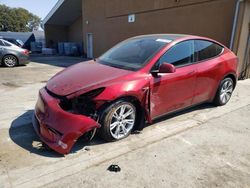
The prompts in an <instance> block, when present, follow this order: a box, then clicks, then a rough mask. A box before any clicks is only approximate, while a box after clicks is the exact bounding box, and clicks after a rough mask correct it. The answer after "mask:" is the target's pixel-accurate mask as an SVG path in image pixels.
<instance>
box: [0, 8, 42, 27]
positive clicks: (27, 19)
mask: <svg viewBox="0 0 250 188" xmlns="http://www.w3.org/2000/svg"><path fill="white" fill-rule="evenodd" d="M40 23H41V18H39V17H38V16H36V15H34V14H32V13H30V12H29V11H27V10H26V9H23V8H10V7H7V6H5V5H0V31H13V32H28V31H33V30H37V29H38V28H39V26H40Z"/></svg>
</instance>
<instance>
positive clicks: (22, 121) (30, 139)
mask: <svg viewBox="0 0 250 188" xmlns="http://www.w3.org/2000/svg"><path fill="white" fill-rule="evenodd" d="M214 107H215V106H214V105H212V104H202V105H199V106H195V107H192V108H189V109H186V110H182V111H180V112H176V113H172V114H169V115H166V116H163V117H161V118H158V119H156V120H154V121H153V124H155V123H159V122H161V121H165V120H168V119H172V118H175V117H177V116H180V115H183V114H186V113H189V112H193V111H198V110H203V109H209V108H214ZM33 113H34V111H33V110H29V111H27V112H25V113H24V114H22V115H20V116H19V117H17V118H16V119H15V120H13V121H12V123H11V127H10V129H9V136H10V138H11V140H12V141H13V142H14V143H16V144H17V145H18V146H20V147H22V148H23V149H25V150H27V151H29V152H30V153H34V154H37V155H41V156H44V157H53V158H60V157H63V156H64V155H61V154H58V153H56V152H55V151H53V150H50V149H48V148H47V147H44V146H43V144H42V142H41V141H40V139H39V137H38V136H37V135H36V133H35V131H34V129H33V126H32V116H33ZM150 125H152V124H147V125H146V127H148V126H150ZM146 127H145V128H146ZM139 133H140V132H137V131H134V132H133V133H132V134H139ZM105 143H106V142H105V141H103V140H102V139H100V138H99V137H97V136H95V138H94V139H93V140H92V141H90V142H87V141H86V140H85V139H84V138H83V137H81V138H80V139H78V141H77V142H76V144H75V145H74V147H73V148H72V150H71V153H77V152H78V151H80V150H82V149H86V150H87V148H88V146H94V145H101V144H105Z"/></svg>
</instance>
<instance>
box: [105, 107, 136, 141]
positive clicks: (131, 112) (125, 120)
mask: <svg viewBox="0 0 250 188" xmlns="http://www.w3.org/2000/svg"><path fill="white" fill-rule="evenodd" d="M135 116H136V110H135V107H134V106H132V105H130V104H122V105H120V106H118V107H117V108H116V109H115V110H114V113H113V115H112V119H111V121H110V122H111V123H110V126H109V127H110V133H111V135H112V137H113V138H115V139H117V140H118V139H122V138H124V137H126V136H127V135H128V134H130V132H131V130H132V129H133V127H134V124H135Z"/></svg>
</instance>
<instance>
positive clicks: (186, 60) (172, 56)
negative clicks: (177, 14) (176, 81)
mask: <svg viewBox="0 0 250 188" xmlns="http://www.w3.org/2000/svg"><path fill="white" fill-rule="evenodd" d="M193 44H194V43H193V41H192V40H190V41H184V42H181V43H178V44H176V45H175V46H173V47H172V48H170V49H169V50H168V51H167V52H166V53H165V54H164V55H163V56H162V57H161V58H160V60H159V61H160V62H159V65H161V64H162V63H164V62H165V63H170V64H173V65H174V66H177V67H178V66H179V67H180V66H184V65H188V64H192V63H193V50H194V45H193Z"/></svg>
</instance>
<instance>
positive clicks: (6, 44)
mask: <svg viewBox="0 0 250 188" xmlns="http://www.w3.org/2000/svg"><path fill="white" fill-rule="evenodd" d="M3 43H4V46H11V44H9V43H7V42H3Z"/></svg>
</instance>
